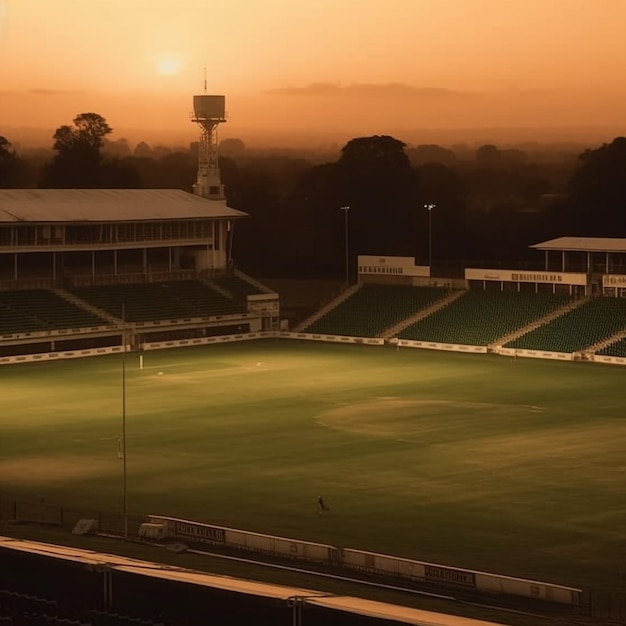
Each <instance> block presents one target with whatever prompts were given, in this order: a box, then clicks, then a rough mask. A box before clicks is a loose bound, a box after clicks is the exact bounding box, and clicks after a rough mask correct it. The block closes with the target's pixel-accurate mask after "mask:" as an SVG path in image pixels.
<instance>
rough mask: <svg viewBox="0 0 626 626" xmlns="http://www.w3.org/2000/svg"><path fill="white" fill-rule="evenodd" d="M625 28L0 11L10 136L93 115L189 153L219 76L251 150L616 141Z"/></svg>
mask: <svg viewBox="0 0 626 626" xmlns="http://www.w3.org/2000/svg"><path fill="white" fill-rule="evenodd" d="M624 24H626V0H595V2H590V1H589V0H315V1H309V0H0V134H7V133H8V131H4V129H5V128H14V127H34V128H45V129H55V128H57V127H58V126H60V125H62V124H68V123H71V120H72V119H73V118H74V117H75V116H76V115H77V114H78V113H82V112H87V111H94V112H97V113H100V114H101V115H103V116H104V117H105V118H106V119H107V121H108V122H109V124H110V125H111V126H112V127H113V128H114V129H115V135H114V136H113V138H120V137H121V136H123V135H126V136H129V137H131V139H132V138H133V136H134V137H137V138H146V139H150V138H156V137H159V136H162V137H168V138H170V139H171V138H177V139H179V140H180V142H181V143H185V142H188V141H191V140H193V139H194V138H195V137H196V136H197V129H196V128H195V127H194V125H193V124H192V123H191V121H190V113H191V109H192V97H193V95H194V94H202V93H204V80H205V75H206V89H207V91H206V93H209V94H223V95H225V96H226V108H227V113H228V122H227V123H226V124H225V125H223V129H222V128H221V129H220V133H221V136H222V137H228V136H231V137H233V136H236V137H239V138H241V139H243V140H244V143H245V142H246V141H247V139H248V138H253V137H256V136H260V135H263V136H268V137H271V136H275V137H276V138H279V137H287V136H290V135H291V136H293V137H296V136H300V135H307V134H308V135H315V134H317V135H319V136H320V137H326V136H330V135H333V134H336V135H337V136H341V137H345V136H350V137H352V136H356V135H358V134H362V135H366V134H368V135H369V134H394V133H395V134H396V136H399V135H401V134H402V132H408V131H411V130H416V129H427V130H431V131H432V130H437V129H467V128H477V129H484V130H485V132H486V133H488V132H489V129H494V128H522V129H527V132H528V138H529V139H532V138H533V133H534V132H535V131H536V134H537V136H539V135H540V134H541V132H542V131H545V130H546V129H549V128H554V127H556V128H565V129H567V128H574V127H602V128H610V129H611V131H613V130H615V132H619V131H620V130H621V129H622V128H624V126H625V125H626V115H625V114H624V111H626V81H624V78H623V76H624V69H625V68H626V44H625V42H624V36H623V28H624ZM621 134H623V133H621ZM399 138H402V137H401V136H400V137H399ZM9 139H10V138H9ZM610 139H611V137H607V140H610ZM277 141H278V139H277Z"/></svg>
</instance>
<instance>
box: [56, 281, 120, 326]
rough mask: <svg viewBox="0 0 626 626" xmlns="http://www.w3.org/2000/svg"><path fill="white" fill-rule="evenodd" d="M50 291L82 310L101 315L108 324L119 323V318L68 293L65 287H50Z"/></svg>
mask: <svg viewBox="0 0 626 626" xmlns="http://www.w3.org/2000/svg"><path fill="white" fill-rule="evenodd" d="M51 291H53V292H54V293H56V294H57V296H59V297H60V298H63V299H64V300H67V301H68V302H69V303H71V304H73V305H75V306H77V307H80V308H81V309H83V310H84V311H88V312H89V313H93V314H94V315H97V316H98V317H101V318H102V321H103V322H104V321H107V322H109V324H119V323H120V321H121V320H120V319H118V318H117V317H114V316H113V315H111V314H110V313H107V312H106V311H104V310H103V309H99V308H98V307H96V306H93V305H92V304H89V303H88V302H85V301H84V300H81V299H80V298H79V297H78V296H76V295H74V294H73V293H70V292H69V291H65V289H52V290H51Z"/></svg>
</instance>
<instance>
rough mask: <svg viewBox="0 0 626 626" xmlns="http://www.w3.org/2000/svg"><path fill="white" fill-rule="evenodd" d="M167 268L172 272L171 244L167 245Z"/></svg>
mask: <svg viewBox="0 0 626 626" xmlns="http://www.w3.org/2000/svg"><path fill="white" fill-rule="evenodd" d="M167 269H168V270H169V272H170V274H171V273H172V246H167Z"/></svg>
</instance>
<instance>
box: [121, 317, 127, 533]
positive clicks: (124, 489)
mask: <svg viewBox="0 0 626 626" xmlns="http://www.w3.org/2000/svg"><path fill="white" fill-rule="evenodd" d="M127 504H128V490H127V480H126V314H125V310H124V305H122V514H123V516H124V541H128V507H127Z"/></svg>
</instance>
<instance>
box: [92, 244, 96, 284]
mask: <svg viewBox="0 0 626 626" xmlns="http://www.w3.org/2000/svg"><path fill="white" fill-rule="evenodd" d="M95 275H96V251H95V250H92V251H91V277H92V278H93V277H94V276H95Z"/></svg>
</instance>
